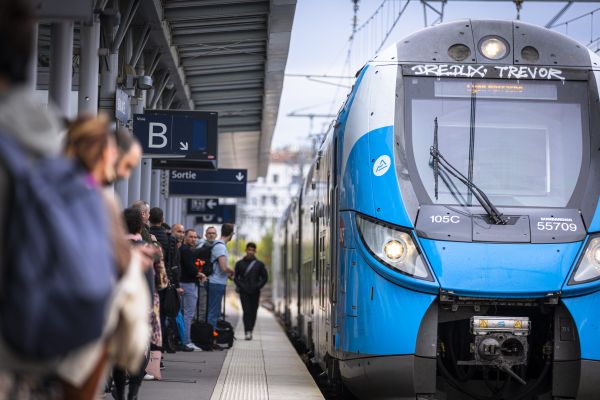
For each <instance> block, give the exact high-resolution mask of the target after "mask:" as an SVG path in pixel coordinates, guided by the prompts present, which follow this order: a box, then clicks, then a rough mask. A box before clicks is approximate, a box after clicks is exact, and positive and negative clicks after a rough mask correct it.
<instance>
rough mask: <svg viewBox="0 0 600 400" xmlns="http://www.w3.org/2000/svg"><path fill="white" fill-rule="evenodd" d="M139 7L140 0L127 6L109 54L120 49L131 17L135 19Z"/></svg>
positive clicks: (135, 0) (132, 1)
mask: <svg viewBox="0 0 600 400" xmlns="http://www.w3.org/2000/svg"><path fill="white" fill-rule="evenodd" d="M139 7H140V0H131V1H130V3H129V6H128V7H127V11H126V12H125V15H123V17H122V19H121V23H120V24H119V28H118V29H117V33H116V34H115V38H114V40H113V41H112V44H111V46H110V51H111V53H116V52H117V51H118V50H119V47H121V43H123V39H124V38H125V34H126V33H127V31H128V30H129V27H130V26H131V22H132V21H133V17H135V13H136V12H137V10H138V8H139Z"/></svg>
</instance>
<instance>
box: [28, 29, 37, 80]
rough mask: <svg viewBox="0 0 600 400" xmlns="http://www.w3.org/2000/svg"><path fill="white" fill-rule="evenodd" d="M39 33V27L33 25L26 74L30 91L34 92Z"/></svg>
mask: <svg viewBox="0 0 600 400" xmlns="http://www.w3.org/2000/svg"><path fill="white" fill-rule="evenodd" d="M39 31H40V26H39V24H38V23H37V22H35V23H34V24H33V32H32V35H31V36H32V41H33V43H32V44H31V58H30V59H29V66H28V69H29V71H28V73H27V83H28V85H29V87H30V88H31V90H32V91H33V90H35V89H36V88H37V71H38V69H37V64H38V33H39Z"/></svg>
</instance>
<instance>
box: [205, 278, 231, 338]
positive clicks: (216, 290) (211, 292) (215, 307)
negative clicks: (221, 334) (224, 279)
mask: <svg viewBox="0 0 600 400" xmlns="http://www.w3.org/2000/svg"><path fill="white" fill-rule="evenodd" d="M225 287H226V286H225V285H220V284H218V283H210V282H209V283H208V319H207V321H208V323H209V324H211V325H212V326H213V328H216V327H217V319H219V317H220V316H221V302H222V301H223V296H225Z"/></svg>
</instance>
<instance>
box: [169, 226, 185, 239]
mask: <svg viewBox="0 0 600 400" xmlns="http://www.w3.org/2000/svg"><path fill="white" fill-rule="evenodd" d="M171 235H172V236H173V237H174V238H175V239H177V241H179V242H183V236H184V235H185V231H184V230H183V225H181V224H175V225H173V226H172V227H171Z"/></svg>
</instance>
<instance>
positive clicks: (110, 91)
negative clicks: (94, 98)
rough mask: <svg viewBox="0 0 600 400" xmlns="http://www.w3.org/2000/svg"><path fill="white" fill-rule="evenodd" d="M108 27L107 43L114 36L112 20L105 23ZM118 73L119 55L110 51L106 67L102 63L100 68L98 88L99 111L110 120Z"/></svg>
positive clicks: (112, 113) (112, 115)
mask: <svg viewBox="0 0 600 400" xmlns="http://www.w3.org/2000/svg"><path fill="white" fill-rule="evenodd" d="M106 24H107V25H108V27H107V29H106V32H108V36H110V37H109V38H107V39H108V41H109V42H112V40H113V38H114V36H115V34H116V27H115V25H114V21H113V19H108V20H107V21H106ZM118 72H119V53H118V49H117V50H116V51H114V52H113V51H111V52H110V53H108V56H107V57H106V65H105V64H104V63H103V67H102V78H101V79H102V80H101V82H102V84H101V86H100V102H99V106H100V110H102V111H103V112H105V113H106V114H108V115H109V116H110V117H111V118H114V115H115V93H116V90H117V75H118Z"/></svg>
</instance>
